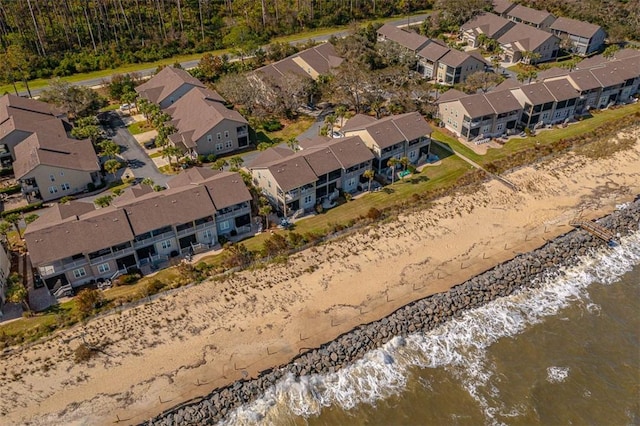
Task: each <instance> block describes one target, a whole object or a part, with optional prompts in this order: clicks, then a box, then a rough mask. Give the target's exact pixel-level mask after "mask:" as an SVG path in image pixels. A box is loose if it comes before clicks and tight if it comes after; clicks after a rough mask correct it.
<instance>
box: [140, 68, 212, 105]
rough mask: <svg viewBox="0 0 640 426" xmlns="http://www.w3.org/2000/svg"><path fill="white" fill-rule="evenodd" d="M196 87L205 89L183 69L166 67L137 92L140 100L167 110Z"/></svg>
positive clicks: (202, 84)
mask: <svg viewBox="0 0 640 426" xmlns="http://www.w3.org/2000/svg"><path fill="white" fill-rule="evenodd" d="M194 87H200V88H205V85H204V83H202V82H201V81H200V80H198V79H197V78H195V77H193V76H192V75H191V74H189V73H188V72H187V71H185V70H183V69H179V68H174V67H171V66H166V67H164V68H163V69H162V70H160V72H159V73H157V74H156V75H154V76H153V77H151V79H149V80H148V81H146V82H144V83H143V84H141V85H139V86H137V87H136V88H135V91H136V92H137V93H138V96H139V97H140V98H142V99H146V100H147V101H149V102H151V103H153V104H157V105H159V106H160V109H165V108H168V107H169V106H171V105H172V104H173V103H174V102H176V101H177V100H178V99H180V98H181V97H183V96H184V95H186V94H187V93H188V92H189V91H190V90H191V89H193V88H194Z"/></svg>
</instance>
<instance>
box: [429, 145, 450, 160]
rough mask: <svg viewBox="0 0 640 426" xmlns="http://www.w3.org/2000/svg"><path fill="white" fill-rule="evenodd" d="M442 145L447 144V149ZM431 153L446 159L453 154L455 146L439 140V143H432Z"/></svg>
mask: <svg viewBox="0 0 640 426" xmlns="http://www.w3.org/2000/svg"><path fill="white" fill-rule="evenodd" d="M440 145H443V146H445V147H446V149H445V148H443V147H442V146H440ZM431 153H432V154H435V155H437V156H438V158H440V159H441V160H444V159H445V158H447V157H451V156H452V155H453V148H452V147H451V145H449V143H447V142H443V141H438V144H431Z"/></svg>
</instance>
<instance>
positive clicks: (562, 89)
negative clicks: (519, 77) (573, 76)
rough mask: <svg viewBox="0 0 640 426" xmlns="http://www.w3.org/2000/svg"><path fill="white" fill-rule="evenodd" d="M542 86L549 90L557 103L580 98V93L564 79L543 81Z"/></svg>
mask: <svg viewBox="0 0 640 426" xmlns="http://www.w3.org/2000/svg"><path fill="white" fill-rule="evenodd" d="M542 84H544V85H545V86H546V87H547V89H549V91H550V92H551V94H552V95H553V97H554V98H555V99H556V101H558V102H561V101H566V100H568V99H575V98H577V97H578V96H580V92H578V91H577V90H576V89H575V88H574V87H573V86H572V85H571V83H570V82H569V81H568V80H567V79H566V78H561V79H558V80H551V81H545V82H544V83H542Z"/></svg>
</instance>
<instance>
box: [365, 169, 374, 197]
mask: <svg viewBox="0 0 640 426" xmlns="http://www.w3.org/2000/svg"><path fill="white" fill-rule="evenodd" d="M362 176H364V178H365V179H367V180H368V181H369V189H368V191H369V192H371V182H372V181H373V178H374V177H375V176H376V172H374V171H373V169H368V170H365V172H364V173H363V174H362Z"/></svg>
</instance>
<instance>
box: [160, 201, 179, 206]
mask: <svg viewBox="0 0 640 426" xmlns="http://www.w3.org/2000/svg"><path fill="white" fill-rule="evenodd" d="M171 203H172V204H175V203H177V201H176V200H171ZM156 206H157V204H156Z"/></svg>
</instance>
